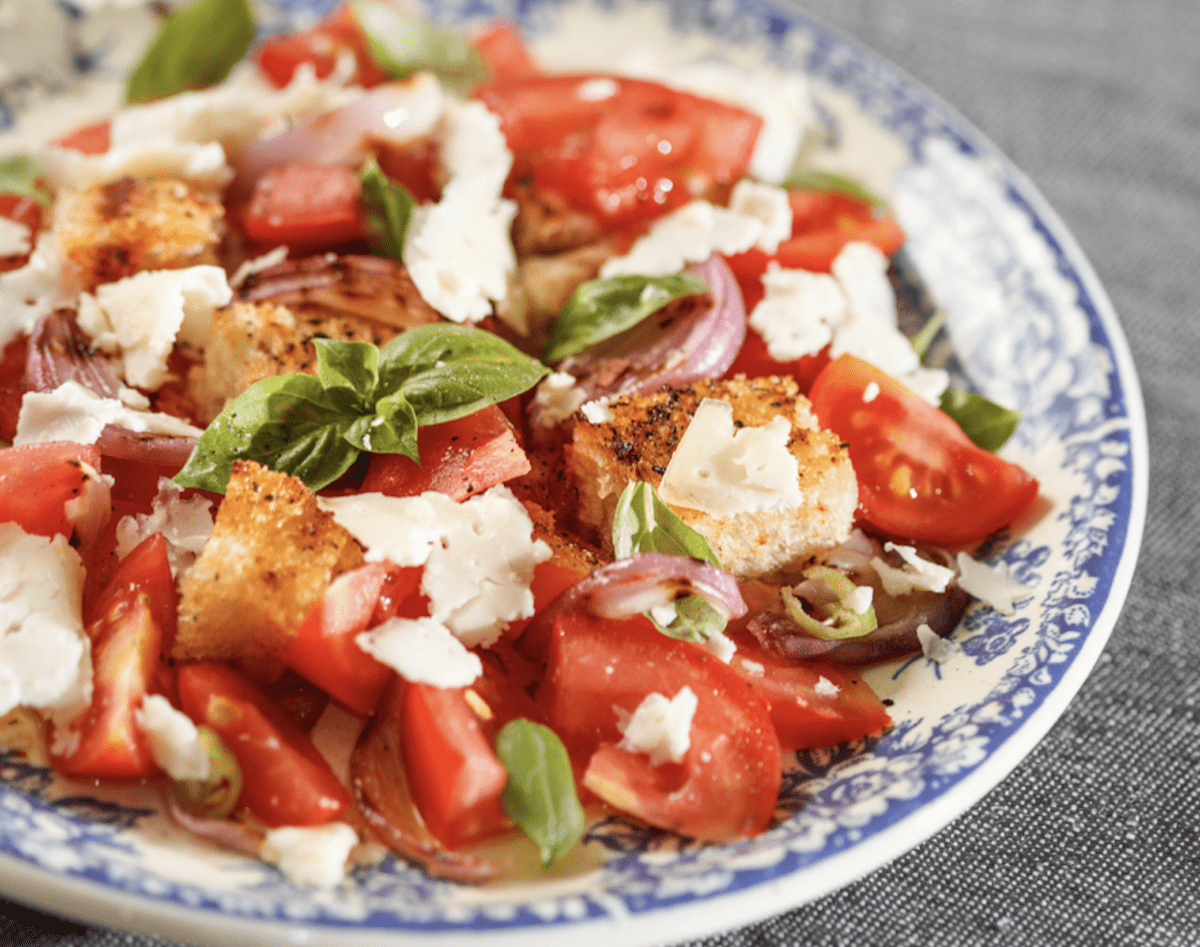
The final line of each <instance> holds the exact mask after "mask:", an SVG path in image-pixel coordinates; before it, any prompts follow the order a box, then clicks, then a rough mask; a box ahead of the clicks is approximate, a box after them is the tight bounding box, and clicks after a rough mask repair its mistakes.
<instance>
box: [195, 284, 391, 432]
mask: <svg viewBox="0 0 1200 947" xmlns="http://www.w3.org/2000/svg"><path fill="white" fill-rule="evenodd" d="M399 332H400V330H399V329H397V328H395V327H393V326H388V325H384V324H383V323H381V322H375V321H373V320H371V319H365V318H361V317H356V316H349V315H340V316H334V315H326V314H320V313H308V314H298V313H294V312H293V311H292V310H291V309H289V308H288V307H286V306H279V305H276V304H275V303H270V302H260V303H234V304H233V305H231V306H227V307H226V308H224V309H220V310H218V311H217V312H216V313H214V315H213V326H212V332H211V334H210V335H209V337H208V344H207V346H206V348H205V359H204V364H203V365H198V366H196V367H195V368H193V369H192V370H191V373H190V374H189V377H188V382H189V386H190V393H191V395H192V397H193V399H194V400H195V401H196V403H197V404H198V405H199V407H200V412H201V415H202V416H203V418H204V420H205V421H211V420H212V419H213V418H214V417H216V416H217V414H219V413H220V411H221V409H222V408H223V407H224V406H225V404H226V402H228V401H229V400H230V399H231V398H234V397H236V396H237V395H240V394H241V393H242V392H243V391H245V390H246V389H247V388H249V387H250V386H251V385H253V384H254V383H255V382H256V381H260V380H262V379H263V378H271V377H273V376H275V375H286V374H290V373H293V372H303V373H306V374H309V375H313V374H316V370H317V353H316V348H315V347H314V345H313V341H314V340H315V339H336V340H340V341H356V342H371V343H372V344H374V345H383V344H384V343H385V342H387V341H388V340H389V339H391V338H393V337H394V336H396V335H397V334H399Z"/></svg>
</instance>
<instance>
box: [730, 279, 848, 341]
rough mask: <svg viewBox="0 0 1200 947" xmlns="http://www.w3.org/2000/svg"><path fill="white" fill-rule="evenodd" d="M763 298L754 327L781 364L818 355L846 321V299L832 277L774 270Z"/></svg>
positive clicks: (753, 316) (755, 312) (754, 314)
mask: <svg viewBox="0 0 1200 947" xmlns="http://www.w3.org/2000/svg"><path fill="white" fill-rule="evenodd" d="M762 283H763V289H764V293H763V298H762V301H761V302H759V304H758V305H757V306H755V307H754V310H753V311H752V312H751V313H750V320H749V321H750V327H751V328H752V329H754V330H755V331H756V332H757V333H758V334H759V335H761V336H762V338H763V341H764V342H765V343H766V344H767V352H768V353H769V354H770V356H771V358H773V359H775V361H777V362H791V361H795V360H796V359H798V358H801V357H802V356H805V355H814V354H816V353H817V352H819V351H821V349H823V348H825V346H826V345H828V344H829V343H830V342H831V341H832V340H833V330H834V328H835V327H836V326H839V325H841V324H842V322H843V321H844V320H845V318H846V297H845V295H844V294H843V293H842V290H841V287H840V286H838V283H837V280H835V279H834V278H833V277H832V276H830V275H829V274H828V273H810V272H808V271H807V270H788V269H780V268H779V267H773V268H771V269H769V270H767V272H766V273H764V274H763V277H762Z"/></svg>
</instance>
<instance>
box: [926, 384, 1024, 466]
mask: <svg viewBox="0 0 1200 947" xmlns="http://www.w3.org/2000/svg"><path fill="white" fill-rule="evenodd" d="M939 407H940V408H941V409H942V410H943V411H945V412H946V414H948V415H950V417H952V418H953V419H954V420H955V422H956V423H957V424H958V426H959V427H960V428H962V431H963V433H964V434H966V435H967V437H969V438H970V439H971V441H972V443H974V444H975V445H976V446H978V447H982V448H983V449H984V450H990V451H997V450H999V449H1000V448H1001V447H1003V446H1004V444H1005V442H1007V441H1008V439H1009V438H1010V437H1012V433H1013V431H1015V430H1016V429H1017V425H1018V424H1019V423H1020V422H1021V412H1020V411H1013V410H1011V409H1009V408H1004V407H1001V406H1000V405H998V404H996V403H995V402H993V401H988V399H987V398H985V397H983V395H980V394H976V393H975V392H973V391H956V390H954V389H949V388H948V389H946V390H945V391H943V392H942V397H941V403H940V405H939Z"/></svg>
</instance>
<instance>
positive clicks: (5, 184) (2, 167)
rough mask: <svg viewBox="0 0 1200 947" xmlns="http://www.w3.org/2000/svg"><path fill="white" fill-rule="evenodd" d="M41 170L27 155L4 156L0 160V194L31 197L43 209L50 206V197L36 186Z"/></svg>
mask: <svg viewBox="0 0 1200 947" xmlns="http://www.w3.org/2000/svg"><path fill="white" fill-rule="evenodd" d="M41 173H42V169H41V168H39V167H38V164H37V162H36V161H34V160H33V159H32V158H30V157H28V156H27V155H6V156H5V157H3V158H0V194H19V195H20V196H21V197H31V198H33V199H34V200H35V201H37V202H38V203H39V204H41V205H42V206H43V207H48V206H49V205H50V195H49V194H47V193H46V192H45V191H43V190H42V189H41V188H40V187H38V186H37V179H38V176H39V175H40V174H41Z"/></svg>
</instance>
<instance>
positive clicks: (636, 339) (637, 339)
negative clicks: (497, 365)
mask: <svg viewBox="0 0 1200 947" xmlns="http://www.w3.org/2000/svg"><path fill="white" fill-rule="evenodd" d="M689 272H692V273H694V274H695V275H696V276H698V277H700V279H702V280H704V282H706V283H708V285H709V289H710V297H711V301H710V302H709V303H708V304H707V305H703V306H701V307H699V308H697V306H696V297H688V298H687V299H685V300H681V301H680V302H678V303H675V304H674V305H673V306H671V307H668V308H667V309H666V310H665V311H664V313H665V317H664V316H663V315H657V314H656V315H655V316H651V317H650V318H648V319H644V320H642V322H641V323H639V324H638V325H637V326H634V327H633V328H632V329H629V330H627V331H626V332H623V333H621V334H620V335H619V336H617V337H616V338H615V339H614V340H611V341H610V343H609V344H606V345H602V346H600V347H598V349H597V350H596V351H594V352H591V353H583V354H581V355H578V356H574V357H572V358H569V359H566V360H565V361H564V362H563V363H562V365H561V366H559V370H560V371H564V372H569V373H570V374H572V375H574V376H575V377H576V378H577V379H578V380H579V385H580V387H581V388H582V389H583V390H584V391H585V392H586V393H587V395H588V398H589V400H590V399H594V398H603V397H610V396H613V395H627V394H628V395H641V394H652V393H653V392H656V391H658V390H659V389H660V388H662V387H663V386H664V385H675V386H677V387H682V386H685V385H690V384H691V383H692V382H695V381H700V380H701V379H704V378H720V377H721V376H722V375H724V374H725V372H726V371H728V370H729V366H730V365H732V364H733V360H734V359H735V358H737V353H738V350H739V349H740V348H741V347H742V342H743V341H745V338H746V306H745V303H744V302H743V300H742V291H741V289H739V288H738V284H737V280H736V279H734V276H733V273H732V272H730V270H729V266H728V265H727V264H726V263H725V261H724V260H723V259H722V258H721V257H720V256H718V255H717V254H713V255H712V256H710V257H709V258H708V259H707V260H706V261H705V262H704V263H702V264H700V265H699V266H698V267H694V268H689Z"/></svg>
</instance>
